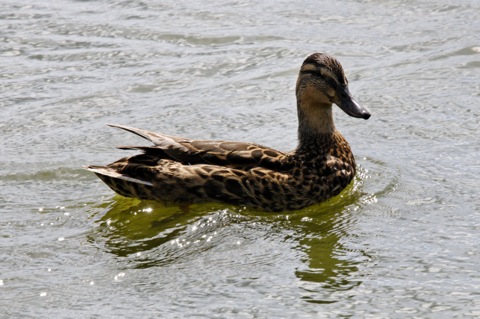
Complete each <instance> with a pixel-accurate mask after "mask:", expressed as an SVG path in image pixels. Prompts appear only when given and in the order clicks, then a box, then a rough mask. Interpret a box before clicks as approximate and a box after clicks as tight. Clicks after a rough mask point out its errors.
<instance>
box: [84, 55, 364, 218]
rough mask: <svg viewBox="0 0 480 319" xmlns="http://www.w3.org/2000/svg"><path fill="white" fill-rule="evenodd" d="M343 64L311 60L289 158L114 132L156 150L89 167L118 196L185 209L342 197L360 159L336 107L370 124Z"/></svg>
mask: <svg viewBox="0 0 480 319" xmlns="http://www.w3.org/2000/svg"><path fill="white" fill-rule="evenodd" d="M347 84H348V83H347V79H346V77H345V75H344V73H343V70H342V67H341V65H340V63H339V62H338V61H337V60H336V59H335V58H333V57H331V56H329V55H327V54H324V53H315V54H312V55H310V56H309V57H308V58H307V59H306V60H305V61H304V62H303V64H302V67H301V69H300V73H299V76H298V80H297V88H296V95H297V111H298V119H299V127H298V139H299V142H298V147H297V148H296V149H295V150H294V151H292V152H289V153H283V152H280V151H277V150H274V149H271V148H268V147H264V146H261V145H257V144H252V143H242V142H226V141H199V140H189V139H185V138H180V137H173V136H168V135H162V134H156V133H152V132H148V131H144V130H140V129H136V128H132V127H127V126H121V125H112V126H114V127H118V128H121V129H124V130H127V131H130V132H132V133H135V134H137V135H139V136H141V137H143V138H146V139H148V140H149V141H150V142H152V143H153V146H131V147H130V146H125V147H120V148H122V149H137V150H140V151H142V153H141V154H139V155H135V156H132V157H126V158H122V159H120V160H118V161H116V162H114V163H111V164H109V165H107V166H88V167H87V169H89V170H91V171H93V172H94V173H95V174H97V175H98V177H100V178H101V179H102V180H103V181H104V182H105V183H106V184H107V185H108V186H109V187H110V188H112V189H113V190H114V191H115V192H117V193H119V194H121V195H123V196H128V197H137V198H140V199H153V200H157V201H160V202H164V203H167V204H175V205H179V206H186V205H189V204H194V203H202V202H223V203H228V204H234V205H241V206H247V207H253V208H259V209H263V210H266V211H286V210H296V209H300V208H303V207H306V206H309V205H312V204H315V203H320V202H322V201H325V200H327V199H329V198H331V197H333V196H335V195H337V194H339V193H340V192H341V191H342V190H343V189H344V188H345V187H346V186H347V185H348V184H349V183H350V182H351V181H352V179H353V177H354V175H355V159H354V157H353V154H352V151H351V149H350V146H349V145H348V143H347V141H346V140H345V138H344V137H343V136H342V135H341V134H340V133H339V132H338V131H337V130H336V129H335V125H334V123H333V117H332V104H337V105H338V106H339V107H340V108H341V109H343V110H344V111H345V112H346V113H347V114H348V115H350V116H353V117H359V118H364V119H368V118H369V117H370V114H369V112H368V110H366V109H365V108H363V107H361V106H360V105H359V104H357V103H356V102H355V101H354V100H353V99H352V97H351V95H350V93H349V91H348V85H347Z"/></svg>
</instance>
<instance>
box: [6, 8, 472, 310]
mask: <svg viewBox="0 0 480 319" xmlns="http://www.w3.org/2000/svg"><path fill="white" fill-rule="evenodd" d="M479 31H480V4H479V3H478V1H473V0H471V1H469V0H462V1H456V2H454V3H453V2H451V1H447V0H440V1H408V0H407V1H380V0H367V1H339V2H335V3H331V2H328V1H320V2H319V1H303V2H301V3H292V2H290V1H275V2H273V1H264V2H262V3H253V2H247V1H216V2H209V3H208V4H207V3H200V2H193V3H191V2H182V1H180V2H179V1H131V0H128V1H66V0H65V1H53V2H52V1H47V2H45V1H28V2H27V1H3V2H2V3H1V4H0V42H1V44H2V45H1V46H0V67H1V70H2V72H1V74H0V92H1V95H0V97H1V99H0V108H1V111H2V114H3V116H2V119H1V120H0V132H1V134H2V139H1V140H0V147H1V150H2V154H1V155H0V186H1V192H0V214H1V215H0V232H1V238H2V239H1V250H0V259H1V260H2V262H1V263H0V294H1V296H2V298H0V309H1V313H3V314H4V316H5V317H9V318H13V317H16V318H18V317H35V318H52V317H56V318H78V317H87V318H96V317H98V318H105V317H133V316H135V317H165V318H182V317H202V318H203V317H204V318H226V317H242V318H280V317H283V318H309V317H315V318H318V317H320V318H337V317H351V316H353V317H370V318H385V317H395V318H411V317H421V318H454V317H458V318H468V317H472V318H473V317H478V316H480V296H479V291H480V275H479V273H478V265H479V263H480V257H479V252H478V247H479V245H480V239H479V236H478V234H479V230H480V200H479V196H478V189H479V186H480V184H479V181H478V177H477V176H478V174H479V173H480V165H479V162H478V158H479V156H480V144H479V143H478V127H479V122H480V111H479V108H478V105H479V92H480V81H479V80H480V78H479V75H478V74H479V73H478V72H479V67H480V41H479V39H478V36H477V34H478V32H479ZM315 51H323V52H328V53H330V54H332V55H334V56H336V57H337V58H338V59H339V60H340V61H341V62H342V64H343V66H344V68H345V69H346V72H347V76H348V78H349V81H350V90H351V91H352V93H353V95H354V96H355V97H356V99H357V100H358V101H360V102H361V103H362V104H364V105H366V106H367V107H368V108H369V109H370V110H371V111H372V113H373V115H372V117H371V118H370V119H369V120H368V121H363V120H359V119H354V118H350V117H348V116H346V115H345V114H344V113H343V112H341V111H340V110H338V109H337V110H335V119H336V125H337V127H338V128H339V130H340V131H341V132H342V133H343V134H344V136H345V137H346V138H347V140H348V141H349V142H350V144H351V146H352V148H353V151H354V153H355V155H356V158H357V162H358V164H359V173H358V176H357V178H356V180H355V182H354V184H353V185H352V186H351V187H349V188H348V189H347V190H345V192H343V193H342V194H341V195H340V196H339V197H337V198H335V199H334V200H332V201H329V202H327V203H325V204H323V205H317V206H312V207H309V208H306V209H304V210H302V211H299V212H291V213H282V214H267V213H261V212H252V211H248V210H244V209H242V208H239V207H230V206H225V205H220V204H209V205H201V206H200V205H199V206H195V207H194V208H193V209H192V211H191V212H190V213H188V214H182V213H181V212H180V210H179V209H177V208H175V207H167V208H165V207H163V206H161V205H159V204H156V203H153V202H141V201H138V200H132V199H125V198H122V197H120V196H116V195H114V194H113V193H112V191H111V190H110V189H109V188H107V187H106V186H105V185H103V184H102V183H101V182H100V181H99V180H98V179H97V178H96V177H95V176H94V175H93V174H91V173H89V172H86V171H84V170H82V169H81V167H82V166H83V165H86V164H105V163H108V162H111V161H113V160H115V159H118V158H119V157H121V156H124V155H126V154H125V152H122V151H120V150H116V149H114V148H113V146H115V145H125V144H136V143H139V142H140V140H139V139H138V138H137V137H135V136H133V135H132V134H126V133H124V132H121V131H119V130H115V129H112V128H109V127H106V126H105V124H107V123H119V124H126V125H131V126H136V127H141V128H145V129H148V130H153V131H160V132H166V133H169V134H172V135H180V136H182V135H183V136H187V137H193V138H202V139H203V138H211V139H227V140H242V141H250V142H257V143H261V144H264V145H269V146H271V147H275V148H278V149H282V150H290V149H293V148H294V147H295V145H296V126H297V122H296V111H295V97H294V86H295V80H296V75H297V72H298V69H299V67H300V65H301V63H302V61H303V59H304V58H305V57H306V56H307V55H308V54H310V53H312V52H315ZM127 154H129V153H128V152H127Z"/></svg>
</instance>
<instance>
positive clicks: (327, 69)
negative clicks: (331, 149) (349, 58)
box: [296, 53, 370, 127]
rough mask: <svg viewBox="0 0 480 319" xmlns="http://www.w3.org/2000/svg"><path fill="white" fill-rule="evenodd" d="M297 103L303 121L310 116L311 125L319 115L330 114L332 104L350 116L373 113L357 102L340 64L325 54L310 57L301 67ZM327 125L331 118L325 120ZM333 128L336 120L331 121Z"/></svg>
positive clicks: (368, 115) (364, 117)
mask: <svg viewBox="0 0 480 319" xmlns="http://www.w3.org/2000/svg"><path fill="white" fill-rule="evenodd" d="M296 95H297V104H298V111H299V117H300V120H302V117H308V118H309V121H310V122H312V123H311V124H312V125H315V124H319V123H315V122H317V121H320V120H321V119H319V118H318V117H325V116H326V117H327V118H328V116H330V117H331V106H332V104H336V105H338V106H339V107H340V108H341V109H342V110H343V111H344V112H345V113H347V114H348V115H350V116H353V117H357V118H363V119H368V118H369V117H370V112H369V111H368V109H367V108H365V107H363V106H361V105H360V104H358V103H357V102H356V101H355V100H354V99H353V97H352V95H351V94H350V91H349V90H348V81H347V78H346V77H345V74H344V72H343V68H342V66H341V64H340V63H339V62H338V61H337V60H336V59H335V58H334V57H332V56H330V55H328V54H325V53H314V54H312V55H310V56H309V57H307V58H306V59H305V61H304V62H303V64H302V67H301V68H300V73H299V75H298V80H297V87H296ZM322 121H323V122H322V124H321V125H327V124H328V123H327V122H328V119H326V118H325V119H322ZM331 126H332V127H333V120H332V123H331Z"/></svg>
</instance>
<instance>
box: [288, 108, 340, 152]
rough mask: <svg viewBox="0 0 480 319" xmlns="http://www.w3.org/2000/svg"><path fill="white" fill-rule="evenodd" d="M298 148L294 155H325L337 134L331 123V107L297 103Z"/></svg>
mask: <svg viewBox="0 0 480 319" xmlns="http://www.w3.org/2000/svg"><path fill="white" fill-rule="evenodd" d="M297 109H298V122H299V123H298V147H297V150H296V153H301V154H311V153H312V150H315V151H316V155H319V154H326V153H327V152H328V150H330V148H331V146H332V143H333V142H334V135H335V133H336V132H337V131H336V129H335V124H334V122H333V114H332V105H331V104H322V105H302V104H301V101H299V102H298V108H297Z"/></svg>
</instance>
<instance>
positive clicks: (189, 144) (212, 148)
mask: <svg viewBox="0 0 480 319" xmlns="http://www.w3.org/2000/svg"><path fill="white" fill-rule="evenodd" d="M110 126H112V127H117V128H120V129H123V130H126V131H128V132H131V133H134V134H136V135H138V136H141V137H143V138H145V139H147V140H149V141H150V142H152V143H153V144H154V145H153V146H120V147H119V148H120V149H137V150H141V151H143V152H144V153H145V154H147V155H151V156H155V157H157V159H171V160H174V161H177V162H180V163H184V164H213V165H219V166H226V167H231V168H244V169H245V168H249V167H264V168H269V169H280V168H281V167H282V165H284V164H285V161H284V159H285V157H286V154H285V153H283V152H281V151H277V150H275V149H272V148H269V147H265V146H262V145H258V144H254V143H245V142H229V141H215V140H190V139H186V138H182V137H176V136H170V135H164V134H158V133H154V132H149V131H146V130H142V129H138V128H134V127H130V126H124V125H110Z"/></svg>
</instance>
